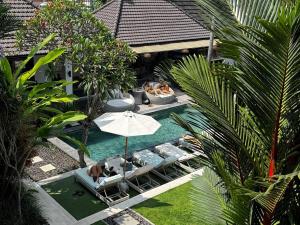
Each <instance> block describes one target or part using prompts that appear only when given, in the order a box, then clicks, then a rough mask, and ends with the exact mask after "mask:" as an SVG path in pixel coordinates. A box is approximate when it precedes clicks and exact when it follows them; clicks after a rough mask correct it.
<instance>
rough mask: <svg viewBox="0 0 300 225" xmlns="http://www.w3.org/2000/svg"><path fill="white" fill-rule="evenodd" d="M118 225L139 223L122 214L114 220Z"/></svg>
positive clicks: (136, 224)
mask: <svg viewBox="0 0 300 225" xmlns="http://www.w3.org/2000/svg"><path fill="white" fill-rule="evenodd" d="M114 221H115V223H117V224H118V225H139V224H140V222H139V221H137V220H136V219H134V218H133V217H132V216H130V215H129V214H124V215H122V216H119V217H117V218H115V219H114Z"/></svg>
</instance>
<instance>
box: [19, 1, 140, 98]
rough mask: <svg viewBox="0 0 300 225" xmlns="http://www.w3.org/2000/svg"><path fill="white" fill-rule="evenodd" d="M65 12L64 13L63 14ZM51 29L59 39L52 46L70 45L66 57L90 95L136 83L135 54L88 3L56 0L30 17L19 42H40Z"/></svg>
mask: <svg viewBox="0 0 300 225" xmlns="http://www.w3.org/2000/svg"><path fill="white" fill-rule="evenodd" d="M61 15H63V16H61ZM51 33H56V34H57V37H58V38H56V39H54V40H52V42H51V43H50V46H51V47H50V48H53V47H62V48H67V51H66V53H65V57H66V58H68V59H69V60H71V61H72V64H73V66H74V71H75V72H79V73H80V74H81V75H82V78H83V81H82V83H81V86H83V87H84V89H85V91H86V93H87V95H88V96H90V95H96V96H97V97H99V99H100V100H101V101H103V100H104V99H105V98H106V97H107V91H108V89H111V88H113V87H114V86H115V85H118V86H120V87H121V88H123V89H125V90H128V89H130V88H132V85H133V84H134V83H135V76H134V74H133V72H132V71H131V70H130V69H129V65H130V64H131V63H133V62H134V61H135V54H134V53H133V52H132V51H131V49H130V48H129V46H128V45H127V44H125V43H123V42H121V41H119V40H116V39H115V38H113V36H112V35H111V33H110V32H109V30H108V28H106V27H105V25H104V24H103V23H102V22H101V21H100V20H98V19H97V18H96V17H95V16H94V15H93V14H92V13H91V12H90V11H89V9H88V8H87V7H85V6H84V5H83V4H81V3H76V2H75V1H64V0H55V1H51V2H49V3H48V6H46V7H45V8H43V9H42V10H40V11H39V12H38V13H37V15H36V16H35V17H34V18H32V19H31V20H29V21H27V22H26V24H25V26H24V27H23V28H22V29H20V31H19V32H18V34H17V39H18V42H19V46H20V47H22V48H26V47H27V46H26V45H27V44H31V43H38V42H40V41H41V39H43V38H44V37H46V36H48V35H49V34H51Z"/></svg>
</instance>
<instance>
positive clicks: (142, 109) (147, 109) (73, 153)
mask: <svg viewBox="0 0 300 225" xmlns="http://www.w3.org/2000/svg"><path fill="white" fill-rule="evenodd" d="M175 93H176V96H177V101H176V102H174V103H171V104H166V105H154V104H152V105H151V106H149V105H139V106H137V111H136V112H137V113H140V114H148V113H153V112H157V111H160V110H164V109H170V108H173V107H178V106H181V105H186V104H188V103H189V102H190V100H191V98H190V97H189V96H188V95H186V94H185V93H184V92H182V91H179V90H176V91H175ZM72 129H73V128H72ZM47 140H48V141H49V142H50V143H52V144H53V145H55V146H56V147H57V148H59V149H60V150H62V151H63V152H65V153H66V154H68V155H69V156H70V157H72V158H73V159H75V160H77V161H79V156H78V153H77V150H76V149H75V148H74V147H72V146H71V145H69V144H67V143H66V142H64V141H62V140H61V139H59V138H57V137H52V138H48V139H47ZM85 162H86V164H87V165H88V166H90V165H94V164H96V163H97V162H96V161H94V160H92V159H91V158H89V157H88V156H87V155H85Z"/></svg>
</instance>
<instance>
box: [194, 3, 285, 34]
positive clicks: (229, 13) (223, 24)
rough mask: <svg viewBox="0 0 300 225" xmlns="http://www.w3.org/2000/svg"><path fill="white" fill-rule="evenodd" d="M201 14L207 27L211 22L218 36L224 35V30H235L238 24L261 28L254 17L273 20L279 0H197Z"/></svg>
mask: <svg viewBox="0 0 300 225" xmlns="http://www.w3.org/2000/svg"><path fill="white" fill-rule="evenodd" d="M197 3H198V5H199V7H200V9H201V11H200V12H201V16H202V17H203V20H204V22H205V24H206V26H207V28H208V29H211V27H212V23H213V24H214V25H213V27H214V28H215V29H214V32H215V34H216V35H217V36H218V37H219V38H223V37H226V35H225V33H224V31H225V30H236V29H238V27H239V26H241V25H242V26H251V27H253V28H257V29H260V30H261V29H263V27H262V26H261V24H259V23H258V22H257V20H256V18H261V19H265V20H268V21H275V20H276V19H277V16H278V11H279V8H280V5H281V3H282V1H281V0H265V1H261V0H197Z"/></svg>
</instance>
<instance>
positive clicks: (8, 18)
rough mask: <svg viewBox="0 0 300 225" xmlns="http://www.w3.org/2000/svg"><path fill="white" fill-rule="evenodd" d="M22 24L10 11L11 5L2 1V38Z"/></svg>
mask: <svg viewBox="0 0 300 225" xmlns="http://www.w3.org/2000/svg"><path fill="white" fill-rule="evenodd" d="M19 25H21V23H20V21H19V20H18V19H17V18H16V17H14V16H13V15H11V14H10V13H9V7H8V6H7V5H5V4H4V3H0V38H4V37H5V36H7V35H8V33H9V32H11V31H14V30H16V29H17V28H18V26H19Z"/></svg>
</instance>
